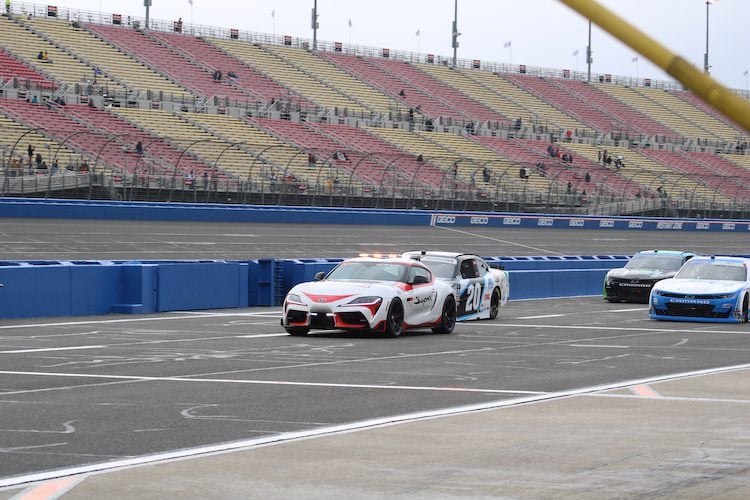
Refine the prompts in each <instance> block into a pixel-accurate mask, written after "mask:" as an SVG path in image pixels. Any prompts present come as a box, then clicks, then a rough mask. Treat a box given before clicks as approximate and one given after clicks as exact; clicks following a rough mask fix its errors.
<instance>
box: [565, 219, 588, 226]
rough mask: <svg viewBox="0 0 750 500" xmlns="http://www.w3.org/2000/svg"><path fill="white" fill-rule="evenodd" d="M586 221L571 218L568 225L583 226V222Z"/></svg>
mask: <svg viewBox="0 0 750 500" xmlns="http://www.w3.org/2000/svg"><path fill="white" fill-rule="evenodd" d="M584 222H585V221H584V220H583V219H570V222H569V223H568V226H570V227H583V223H584Z"/></svg>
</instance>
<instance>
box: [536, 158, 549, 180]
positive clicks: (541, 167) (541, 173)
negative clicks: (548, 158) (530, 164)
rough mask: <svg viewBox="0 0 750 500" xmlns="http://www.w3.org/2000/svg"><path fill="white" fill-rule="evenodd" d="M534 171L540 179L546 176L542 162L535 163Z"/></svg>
mask: <svg viewBox="0 0 750 500" xmlns="http://www.w3.org/2000/svg"><path fill="white" fill-rule="evenodd" d="M536 169H537V171H538V172H539V175H541V176H542V177H546V176H547V165H545V164H544V162H541V161H540V162H537V164H536Z"/></svg>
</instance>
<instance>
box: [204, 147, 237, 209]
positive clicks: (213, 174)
mask: <svg viewBox="0 0 750 500" xmlns="http://www.w3.org/2000/svg"><path fill="white" fill-rule="evenodd" d="M240 144H246V143H245V141H237V142H233V143H231V144H229V145H228V146H227V147H225V148H224V149H222V150H221V152H220V153H219V156H217V157H216V161H214V168H213V169H211V185H212V186H213V187H214V188H216V193H217V195H218V188H217V182H216V171H217V170H218V168H219V160H221V157H222V156H224V153H226V152H227V151H228V150H229V149H231V148H233V147H235V146H239V145H240ZM193 182H195V180H193ZM215 198H217V196H214V199H215ZM209 201H211V190H210V189H206V203H208V202H209Z"/></svg>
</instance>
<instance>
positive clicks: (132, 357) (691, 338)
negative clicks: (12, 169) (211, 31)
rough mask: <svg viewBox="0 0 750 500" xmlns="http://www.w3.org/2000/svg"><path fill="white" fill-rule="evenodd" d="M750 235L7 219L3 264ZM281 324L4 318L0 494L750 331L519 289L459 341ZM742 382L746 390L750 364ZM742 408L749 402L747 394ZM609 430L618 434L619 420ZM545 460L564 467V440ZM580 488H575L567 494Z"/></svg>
mask: <svg viewBox="0 0 750 500" xmlns="http://www.w3.org/2000/svg"><path fill="white" fill-rule="evenodd" d="M749 243H750V242H748V237H747V235H740V234H729V233H728V234H716V233H712V234H707V233H701V234H696V233H678V232H659V233H656V232H617V231H575V230H560V231H555V230H526V229H498V230H492V229H488V228H484V229H481V230H475V229H473V228H472V229H470V230H463V229H460V230H458V229H442V228H414V227H408V228H407V227H398V226H396V227H362V226H312V225H263V224H215V223H212V224H199V223H189V224H188V223H179V224H174V223H154V222H147V223H144V222H138V223H130V222H101V221H57V220H55V221H46V220H0V255H2V259H3V260H20V259H22V260H37V259H51V260H79V259H99V260H119V259H206V258H211V259H249V258H258V257H269V256H274V257H278V258H293V257H348V256H351V255H356V254H357V253H360V252H362V251H374V250H380V251H393V252H398V251H403V250H406V249H414V248H430V249H436V248H437V249H441V250H449V249H450V250H456V249H458V250H463V251H470V252H475V253H478V254H481V255H558V254H563V255H577V254H586V255H604V254H618V255H621V254H630V253H633V252H635V251H637V250H640V249H644V248H677V249H683V248H684V249H689V250H694V251H699V252H706V253H713V252H716V253H750V252H748V244H749ZM278 322H279V310H278V309H275V308H253V309H241V310H220V311H193V312H179V313H168V314H158V315H148V316H106V317H95V318H46V319H37V320H0V486H7V485H18V484H22V483H25V482H29V481H32V480H39V479H46V478H49V477H54V476H55V475H67V474H70V473H71V472H76V471H89V472H90V471H92V470H100V469H106V468H107V467H110V466H112V465H117V464H119V465H132V464H137V463H140V462H144V461H150V460H154V461H156V459H158V458H174V457H177V456H191V455H195V454H196V453H199V452H204V453H205V452H208V451H220V450H229V449H235V448H236V449H245V448H247V447H253V446H257V445H260V444H267V443H271V442H274V441H276V440H281V439H284V438H285V437H289V436H298V437H299V436H305V435H315V434H316V433H320V434H322V435H326V434H328V433H330V432H332V431H333V430H342V429H347V428H349V427H351V428H356V427H359V426H364V427H374V426H375V424H376V423H383V422H389V421H391V420H399V419H402V418H403V419H405V420H410V419H411V418H413V417H414V416H415V415H417V416H426V415H433V414H434V415H441V414H444V413H446V412H447V413H451V412H456V413H462V412H463V411H465V410H467V409H478V408H486V407H494V406H497V407H502V406H503V405H504V404H509V403H517V402H533V401H537V400H539V401H545V400H549V401H558V399H560V398H565V397H566V396H569V395H572V394H580V393H588V392H598V391H602V390H605V389H608V390H615V389H618V388H627V387H630V386H632V385H634V384H639V381H640V382H642V381H644V380H645V381H648V380H652V381H657V380H662V379H664V380H668V379H670V378H671V377H673V376H675V375H677V374H685V373H694V372H696V371H700V370H712V369H723V368H727V367H743V366H745V365H748V363H750V328H748V326H747V325H735V324H730V325H727V324H698V323H661V322H653V321H650V320H648V318H647V314H646V306H645V305H639V304H607V303H604V302H602V301H601V299H599V298H596V297H583V298H567V299H556V300H539V301H533V300H529V301H511V302H510V303H509V304H508V306H507V307H506V308H504V309H503V311H502V312H501V315H500V317H499V318H498V320H496V321H485V322H472V323H462V324H459V325H458V326H457V328H456V331H455V332H454V333H453V334H452V335H433V334H427V333H408V334H405V335H403V336H402V337H400V338H398V339H383V338H378V337H377V336H375V335H369V336H368V335H347V334H343V333H326V334H317V335H311V336H308V337H306V338H296V337H289V336H287V335H286V334H284V333H283V332H282V330H281V328H280V327H279V324H278ZM743 373H747V372H743ZM740 380H742V381H743V382H744V384H743V387H744V389H743V390H744V391H745V392H747V390H746V385H747V377H746V375H745V377H744V378H740ZM726 400H727V401H729V400H731V398H729V397H727V398H726ZM742 401H744V404H745V406H744V409H745V411H746V408H747V402H748V401H750V398H746V399H742ZM540 404H542V405H550V404H553V403H550V402H546V403H540ZM602 418H608V417H607V416H606V413H605V414H604V416H602ZM745 418H746V423H747V422H750V419H747V417H745ZM728 420H729V417H728V416H726V417H725V418H724V425H727V421H728ZM721 422H722V417H721V415H718V416H717V425H721ZM592 425H593V424H592ZM623 425H624V424H623ZM643 426H644V428H645V430H644V432H648V430H647V429H648V422H644V423H643ZM744 428H745V429H746V428H747V426H745V427H744ZM611 430H612V435H613V436H612V441H611V442H613V443H614V442H616V441H617V440H618V438H617V433H618V432H619V430H618V428H613V429H611ZM368 432H369V431H368ZM449 432H451V433H455V434H457V435H459V436H460V435H461V432H462V431H461V429H460V427H459V428H453V429H452V430H451V431H449ZM522 432H526V433H530V434H531V435H532V436H533V435H539V436H541V435H542V433H543V432H544V429H541V428H534V425H533V424H530V425H529V426H528V427H526V428H524V429H523V430H522ZM727 432H728V431H727ZM466 433H467V436H468V434H469V431H468V430H467V431H466ZM362 435H363V436H367V432H364V433H362ZM467 438H468V437H467ZM739 439H740V440H739V441H735V442H734V444H733V446H734V447H735V448H736V449H735V454H734V455H732V456H731V457H730V458H731V459H727V457H728V455H727V452H726V450H725V456H724V458H725V460H724V462H722V463H721V465H722V466H721V467H718V466H717V467H718V468H715V469H714V474H716V475H722V474H723V475H724V476H727V477H733V478H734V479H735V480H737V478H739V485H740V487H741V488H740V489H739V490H737V489H735V490H731V491H733V492H734V494H736V495H738V496H736V498H742V497H745V498H746V494H747V492H748V491H750V479H748V466H750V461H748V453H750V443H748V441H747V437H746V435H745V436H744V437H742V436H740V438H739ZM608 441H609V438H608ZM548 453H551V454H553V455H556V456H558V457H559V460H562V459H563V458H564V457H565V453H566V451H565V450H563V449H560V450H551V451H550V452H548ZM288 466H289V467H291V466H292V464H288ZM87 467H88V468H89V469H86V468H87ZM54 471H67V472H64V473H56V472H54ZM590 473H592V474H593V472H591V471H590ZM663 473H664V474H667V472H663ZM35 474H38V475H35ZM701 474H705V472H695V473H694V475H697V476H701ZM100 477H106V474H105V475H104V476H100ZM698 479H699V478H698ZM698 479H696V480H698ZM711 479H714V480H715V478H711ZM707 480H708V479H707ZM289 481H291V482H293V481H294V478H293V477H291V478H290V479H289ZM183 486H184V485H183ZM566 487H567V488H570V486H566ZM477 488H479V486H478V485H477ZM18 491H19V490H16V489H11V490H7V494H5V496H4V492H3V491H0V498H10V497H13V496H14V495H15V494H17V493H18ZM382 491H383V492H384V491H386V490H382ZM404 491H406V492H407V493H408V492H409V491H410V490H408V489H406V490H404ZM415 491H417V490H414V491H412V493H414V492H415ZM478 491H480V490H479V489H476V490H474V493H475V494H477V493H478ZM525 491H526V492H527V495H528V492H529V491H531V490H528V489H527V490H525ZM565 491H568V492H571V491H574V490H571V489H568V490H566V489H565V488H562V489H559V490H556V491H555V494H554V495H551V496H559V495H562V496H565V495H564V492H565ZM665 491H666V492H667V493H668V491H669V490H665ZM722 491H724V492H726V491H727V490H722ZM74 492H75V490H73V493H74ZM120 492H121V493H122V490H120ZM152 493H153V491H152ZM235 493H238V494H239V492H235ZM244 493H245V494H247V491H246V490H245V491H244ZM297 493H299V492H297ZM329 493H330V492H329ZM444 493H445V492H444ZM175 494H176V495H177V496H187V497H189V496H191V495H190V491H189V490H184V489H183V490H182V492H181V494H180V493H179V492H178V493H175ZM277 494H278V491H277ZM310 494H311V496H315V495H314V494H313V491H310ZM318 494H319V496H326V494H325V492H323V493H322V494H321V493H320V492H318ZM347 494H353V492H352V491H349V492H347ZM546 494H547V495H549V494H550V492H549V491H547V492H546ZM713 494H714V495H715V492H714V493H713ZM202 495H203V494H202ZM115 496H117V494H115ZM196 496H197V495H196ZM217 496H221V495H217ZM260 496H261V495H260V494H259V495H258V497H260ZM272 496H273V495H272ZM282 496H283V495H282ZM383 496H385V493H383ZM404 496H408V495H404ZM438 496H440V495H438ZM443 496H444V497H446V498H447V497H460V496H475V495H472V494H471V490H470V491H469V494H467V495H460V494H450V493H445V494H444V495H443ZM476 496H479V495H478V494H477V495H476ZM490 496H494V495H490ZM509 496H518V497H521V496H524V495H523V494H516V495H513V494H511V495H509ZM534 496H536V495H533V494H532V495H531V497H534ZM541 496H545V495H541ZM603 496H604V495H603ZM603 496H602V497H603ZM617 496H619V495H615V497H617ZM624 496H627V495H624ZM657 496H658V495H657ZM666 496H669V495H666ZM718 496H722V495H718ZM375 497H377V495H375ZM594 497H596V496H594ZM725 497H726V498H732V497H735V496H733V495H729V496H725ZM46 498H51V497H46Z"/></svg>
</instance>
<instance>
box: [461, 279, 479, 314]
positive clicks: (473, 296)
mask: <svg viewBox="0 0 750 500" xmlns="http://www.w3.org/2000/svg"><path fill="white" fill-rule="evenodd" d="M481 302H482V284H481V283H479V282H477V283H473V284H470V285H469V286H468V287H467V288H466V306H465V312H467V313H468V312H472V311H476V310H478V309H479V304H480V303H481Z"/></svg>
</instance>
